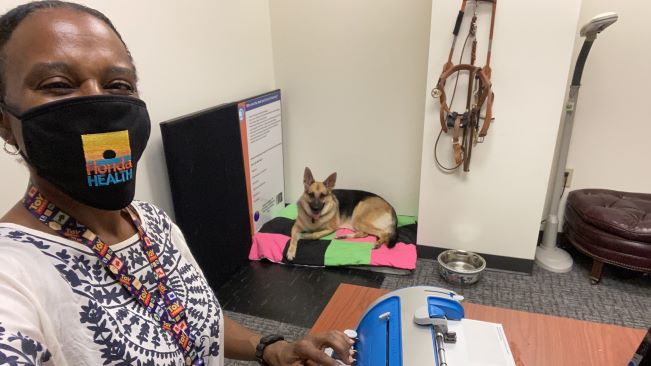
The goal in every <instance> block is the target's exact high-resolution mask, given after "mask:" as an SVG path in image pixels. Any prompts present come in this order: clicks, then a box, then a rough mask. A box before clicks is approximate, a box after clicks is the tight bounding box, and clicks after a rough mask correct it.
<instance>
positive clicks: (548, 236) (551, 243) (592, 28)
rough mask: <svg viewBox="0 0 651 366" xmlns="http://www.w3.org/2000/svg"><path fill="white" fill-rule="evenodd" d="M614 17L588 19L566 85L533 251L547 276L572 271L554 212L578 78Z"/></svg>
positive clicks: (567, 144) (605, 16) (571, 124)
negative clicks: (539, 236) (545, 209)
mask: <svg viewBox="0 0 651 366" xmlns="http://www.w3.org/2000/svg"><path fill="white" fill-rule="evenodd" d="M617 18H618V17H617V14H616V13H603V14H599V15H597V16H596V17H594V18H592V19H591V20H590V21H589V22H588V23H587V24H585V25H584V26H583V27H581V32H580V34H581V37H585V40H584V41H583V46H582V47H581V52H579V57H578V58H577V60H576V65H575V66H574V75H573V76H572V84H571V85H570V93H569V95H568V97H567V101H566V103H565V115H564V120H563V125H562V126H561V128H562V129H563V130H562V133H561V135H560V139H561V144H560V146H559V148H558V152H557V155H556V156H555V158H556V162H557V164H556V172H555V175H554V181H553V191H552V192H553V193H552V197H551V205H550V209H549V215H548V216H547V221H546V223H545V231H544V234H543V240H542V244H541V245H540V246H538V248H536V257H535V260H536V263H537V264H538V265H539V266H540V267H542V268H544V269H546V270H548V271H551V272H557V273H565V272H569V271H570V270H571V269H572V257H570V255H569V254H568V253H567V252H566V251H565V250H563V249H561V248H559V247H558V246H557V245H556V238H557V236H558V208H559V205H560V201H561V195H562V194H563V188H564V186H565V179H564V178H565V166H566V164H567V152H568V150H569V148H570V139H571V137H572V127H573V125H574V112H575V111H576V103H577V99H578V97H579V87H580V86H581V75H582V74H583V67H584V66H585V62H586V60H587V58H588V53H589V52H590V47H592V43H593V42H594V40H595V39H597V34H598V33H600V32H601V31H603V30H604V29H606V28H607V27H608V26H609V25H611V24H613V23H615V22H616V21H617Z"/></svg>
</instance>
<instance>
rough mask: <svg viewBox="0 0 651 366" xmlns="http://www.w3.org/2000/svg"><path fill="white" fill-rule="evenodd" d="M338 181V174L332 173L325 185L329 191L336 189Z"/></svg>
mask: <svg viewBox="0 0 651 366" xmlns="http://www.w3.org/2000/svg"><path fill="white" fill-rule="evenodd" d="M336 181H337V173H332V174H330V176H329V177H328V178H327V179H326V180H324V181H323V184H324V185H325V186H326V188H328V189H333V188H334V187H335V182H336Z"/></svg>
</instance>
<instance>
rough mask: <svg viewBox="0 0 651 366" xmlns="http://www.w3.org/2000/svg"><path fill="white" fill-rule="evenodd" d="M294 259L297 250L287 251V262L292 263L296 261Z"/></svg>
mask: <svg viewBox="0 0 651 366" xmlns="http://www.w3.org/2000/svg"><path fill="white" fill-rule="evenodd" d="M294 257H296V249H294V250H288V251H287V260H288V261H290V262H291V261H293V260H294Z"/></svg>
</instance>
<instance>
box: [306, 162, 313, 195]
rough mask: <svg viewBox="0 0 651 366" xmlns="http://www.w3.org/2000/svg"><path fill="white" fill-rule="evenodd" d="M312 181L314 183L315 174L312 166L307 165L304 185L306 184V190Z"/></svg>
mask: <svg viewBox="0 0 651 366" xmlns="http://www.w3.org/2000/svg"><path fill="white" fill-rule="evenodd" d="M312 183H314V176H313V175H312V171H311V170H310V168H308V167H305V172H304V173H303V185H304V186H305V190H306V191H307V190H308V189H309V188H310V186H311V185H312Z"/></svg>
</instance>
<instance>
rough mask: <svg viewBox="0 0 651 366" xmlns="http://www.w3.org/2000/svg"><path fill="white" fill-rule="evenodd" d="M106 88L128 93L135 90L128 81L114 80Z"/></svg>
mask: <svg viewBox="0 0 651 366" xmlns="http://www.w3.org/2000/svg"><path fill="white" fill-rule="evenodd" d="M105 88H106V89H109V90H114V91H117V92H120V93H127V94H131V93H133V92H134V91H135V88H134V87H133V86H132V85H131V84H130V83H128V82H126V81H114V82H111V83H109V84H108V85H107V86H106V87H105Z"/></svg>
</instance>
